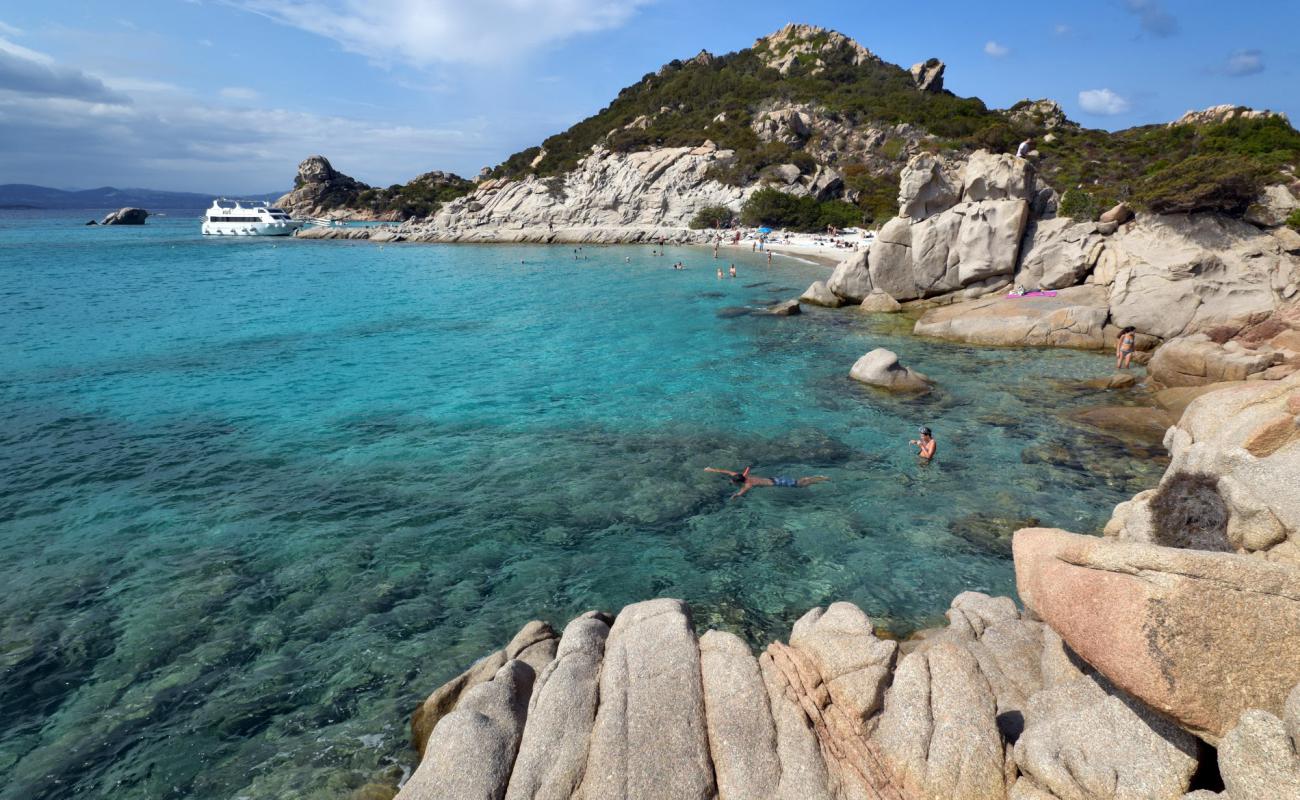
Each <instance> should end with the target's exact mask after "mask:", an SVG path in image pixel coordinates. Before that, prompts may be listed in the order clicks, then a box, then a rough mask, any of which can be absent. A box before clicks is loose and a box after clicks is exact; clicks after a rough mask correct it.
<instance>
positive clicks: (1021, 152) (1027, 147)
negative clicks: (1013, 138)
mask: <svg viewBox="0 0 1300 800" xmlns="http://www.w3.org/2000/svg"><path fill="white" fill-rule="evenodd" d="M1033 149H1034V140H1033V139H1026V140H1024V141H1023V142H1021V143H1020V146H1019V147H1017V148H1016V158H1028V157H1029V151H1031V150H1033Z"/></svg>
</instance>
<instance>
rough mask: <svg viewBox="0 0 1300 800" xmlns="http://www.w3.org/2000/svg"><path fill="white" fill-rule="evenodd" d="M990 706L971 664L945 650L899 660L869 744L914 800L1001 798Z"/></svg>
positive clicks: (946, 645)
mask: <svg viewBox="0 0 1300 800" xmlns="http://www.w3.org/2000/svg"><path fill="white" fill-rule="evenodd" d="M996 718H997V704H996V702H995V700H994V697H993V693H992V691H990V689H989V684H988V681H987V680H986V679H985V678H984V676H983V674H982V673H981V672H980V668H979V663H978V662H977V661H976V660H975V657H974V656H972V655H971V653H970V652H969V651H968V650H966V649H965V648H963V647H961V646H959V645H957V644H955V643H952V642H946V641H944V642H939V643H937V644H935V645H934V646H933V647H931V648H928V649H926V650H923V651H918V652H915V653H912V654H910V655H908V656H906V657H904V658H903V659H902V660H901V661H900V662H899V664H898V669H897V671H896V672H895V673H894V683H893V685H892V686H891V687H890V688H889V691H888V692H887V693H886V695H885V710H884V712H883V713H882V714H881V716H880V722H879V724H878V725H877V727H876V732H875V735H874V737H873V741H875V742H876V744H877V745H878V746H879V748H880V750H881V752H882V754H883V756H884V759H885V763H886V764H887V766H888V768H889V769H890V771H891V772H892V773H893V774H894V775H895V776H897V778H898V779H900V780H901V782H902V784H903V785H904V787H905V788H906V789H907V790H908V791H909V792H910V793H911V794H912V796H914V797H924V798H950V799H951V800H985V798H1002V797H1005V796H1006V774H1005V770H1004V762H1005V754H1004V752H1003V742H1002V737H1001V736H1000V735H999V733H998V727H997V719H996Z"/></svg>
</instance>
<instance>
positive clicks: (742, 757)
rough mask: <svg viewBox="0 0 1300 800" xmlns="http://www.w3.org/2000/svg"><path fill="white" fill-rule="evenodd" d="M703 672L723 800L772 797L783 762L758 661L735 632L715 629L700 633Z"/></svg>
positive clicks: (778, 782) (715, 760)
mask: <svg viewBox="0 0 1300 800" xmlns="http://www.w3.org/2000/svg"><path fill="white" fill-rule="evenodd" d="M700 672H701V677H702V679H703V683H704V711H705V717H706V719H707V721H708V731H709V752H710V753H711V754H712V757H713V768H714V772H715V774H716V775H717V782H718V798H719V800H723V799H724V798H737V799H739V798H744V797H772V796H773V795H774V794H775V792H776V788H777V786H778V785H779V784H780V782H781V762H780V759H779V757H778V756H777V749H776V727H775V724H774V723H773V721H772V711H771V708H770V706H769V702H768V697H767V687H766V686H765V685H764V684H763V675H762V673H761V672H760V670H759V667H758V659H756V658H754V655H753V653H751V652H750V650H749V645H747V644H745V643H744V642H743V641H742V640H741V639H740V637H738V636H736V635H735V634H732V633H725V632H723V631H709V632H708V633H705V634H704V635H703V636H701V637H700Z"/></svg>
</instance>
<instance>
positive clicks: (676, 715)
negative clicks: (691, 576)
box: [577, 599, 716, 800]
mask: <svg viewBox="0 0 1300 800" xmlns="http://www.w3.org/2000/svg"><path fill="white" fill-rule="evenodd" d="M599 691H600V694H599V697H600V705H599V707H598V708H597V710H596V719H595V723H594V725H593V727H592V733H591V746H590V748H589V750H588V753H587V765H586V771H585V774H584V777H583V780H582V786H581V788H580V789H579V790H578V793H577V797H580V798H582V799H583V800H603V798H627V799H628V800H638V799H640V800H652V798H653V799H656V800H657V799H658V798H663V800H696V799H698V800H709V798H712V797H713V796H714V794H715V792H716V785H715V783H714V774H713V762H712V760H711V759H710V756H709V742H708V732H707V730H706V723H705V711H704V687H703V684H702V682H701V678H700V651H699V646H698V644H697V642H696V639H695V633H694V631H693V630H692V628H691V620H690V616H689V611H688V610H687V608H686V605H685V604H684V603H682V602H681V601H680V600H668V599H660V600H647V601H645V602H642V603H634V604H633V605H630V606H627V607H625V608H624V609H623V610H622V611H620V612H619V615H618V617H617V618H616V619H615V620H614V625H613V627H611V628H610V632H609V639H608V640H607V641H606V643H605V660H604V663H603V665H602V667H601V671H600V690H599Z"/></svg>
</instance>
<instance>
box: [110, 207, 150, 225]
mask: <svg viewBox="0 0 1300 800" xmlns="http://www.w3.org/2000/svg"><path fill="white" fill-rule="evenodd" d="M148 217H149V212H148V211H145V210H144V209H143V208H119V209H118V210H117V211H114V212H112V213H111V214H109V215H108V216H106V217H104V219H103V221H101V222H100V223H99V224H100V225H143V224H144V221H145V220H146V219H148Z"/></svg>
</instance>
